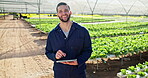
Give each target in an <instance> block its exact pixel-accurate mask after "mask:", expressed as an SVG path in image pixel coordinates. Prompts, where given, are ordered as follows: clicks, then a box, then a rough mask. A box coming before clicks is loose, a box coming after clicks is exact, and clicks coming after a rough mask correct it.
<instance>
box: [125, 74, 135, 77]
mask: <svg viewBox="0 0 148 78" xmlns="http://www.w3.org/2000/svg"><path fill="white" fill-rule="evenodd" d="M127 78H136V75H135V74H129V75H127Z"/></svg>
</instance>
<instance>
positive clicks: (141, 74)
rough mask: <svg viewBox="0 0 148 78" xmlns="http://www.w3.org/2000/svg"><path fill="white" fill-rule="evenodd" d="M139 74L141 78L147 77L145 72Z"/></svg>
mask: <svg viewBox="0 0 148 78" xmlns="http://www.w3.org/2000/svg"><path fill="white" fill-rule="evenodd" d="M137 74H138V75H140V77H144V76H145V75H146V74H145V73H144V72H141V71H140V72H138V73H137Z"/></svg>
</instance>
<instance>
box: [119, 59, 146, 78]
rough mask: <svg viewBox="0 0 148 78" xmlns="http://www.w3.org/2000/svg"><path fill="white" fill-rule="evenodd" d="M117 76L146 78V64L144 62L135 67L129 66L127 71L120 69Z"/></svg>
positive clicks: (122, 77) (120, 77) (121, 77)
mask: <svg viewBox="0 0 148 78" xmlns="http://www.w3.org/2000/svg"><path fill="white" fill-rule="evenodd" d="M117 76H118V77H119V78H148V62H147V61H145V62H144V63H139V64H137V65H136V66H129V67H128V68H127V69H120V72H119V73H117Z"/></svg>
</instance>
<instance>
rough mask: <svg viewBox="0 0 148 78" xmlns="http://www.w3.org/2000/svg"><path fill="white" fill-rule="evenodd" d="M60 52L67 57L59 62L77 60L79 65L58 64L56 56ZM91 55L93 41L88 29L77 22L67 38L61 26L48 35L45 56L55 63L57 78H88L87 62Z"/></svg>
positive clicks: (55, 75) (54, 68)
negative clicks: (86, 72) (86, 71)
mask: <svg viewBox="0 0 148 78" xmlns="http://www.w3.org/2000/svg"><path fill="white" fill-rule="evenodd" d="M58 50H62V51H63V52H65V53H66V57H63V58H61V59H59V60H70V59H77V62H78V65H77V66H74V65H66V64H62V63H57V62H56V61H57V59H55V54H56V52H57V51H58ZM91 53H92V47H91V39H90V36H89V33H88V31H87V29H85V28H84V27H82V26H80V25H79V24H77V23H75V22H73V24H72V26H71V29H70V31H69V35H68V37H67V38H66V36H65V34H64V33H63V31H62V30H61V28H60V26H59V24H58V25H57V26H56V27H55V28H54V29H53V30H52V31H51V32H50V33H49V34H48V39H47V44H46V52H45V54H46V56H47V57H48V58H49V59H51V60H53V61H54V66H53V70H54V77H55V78H86V74H85V69H86V65H85V62H86V61H87V60H88V58H89V57H90V55H91Z"/></svg>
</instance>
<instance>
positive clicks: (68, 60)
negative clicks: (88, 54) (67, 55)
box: [56, 59, 77, 63]
mask: <svg viewBox="0 0 148 78" xmlns="http://www.w3.org/2000/svg"><path fill="white" fill-rule="evenodd" d="M76 60H77V59H71V60H58V61H56V62H57V63H59V62H70V61H76Z"/></svg>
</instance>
